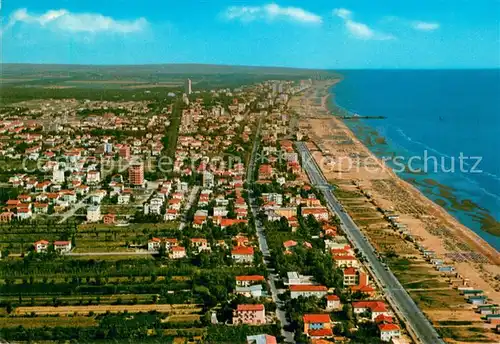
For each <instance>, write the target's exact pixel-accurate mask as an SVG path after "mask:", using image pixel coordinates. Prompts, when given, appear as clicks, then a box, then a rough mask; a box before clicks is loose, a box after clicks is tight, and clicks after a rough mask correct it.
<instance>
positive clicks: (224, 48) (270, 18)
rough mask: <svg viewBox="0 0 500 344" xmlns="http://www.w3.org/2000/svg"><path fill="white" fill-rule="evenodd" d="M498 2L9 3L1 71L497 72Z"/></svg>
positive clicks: (145, 0) (183, 0)
mask: <svg viewBox="0 0 500 344" xmlns="http://www.w3.org/2000/svg"><path fill="white" fill-rule="evenodd" d="M499 13H500V2H499V1H498V0H477V1H474V0H470V1H466V0H417V1H413V0H380V1H373V0H365V1H363V0H330V1H323V0H320V1H314V0H310V1H296V0H293V1H275V2H266V1H263V2H262V1H244V0H243V1H242V0H239V1H226V0H206V1H193V0H180V1H179V0H177V1H170V0H141V1H132V0H100V1H96V0H86V1H80V0H51V1H47V0H16V1H3V7H2V9H1V14H2V30H1V35H2V36H1V39H2V46H1V49H2V62H30V63H78V64H145V63H214V64H237V65H263V66H287V67H304V68H331V69H340V68H491V67H494V68H498V67H500V37H499V36H500V22H499V20H500V14H499Z"/></svg>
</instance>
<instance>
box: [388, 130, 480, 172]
mask: <svg viewBox="0 0 500 344" xmlns="http://www.w3.org/2000/svg"><path fill="white" fill-rule="evenodd" d="M396 131H397V132H398V133H399V134H400V135H401V136H402V137H403V138H404V139H405V140H407V141H409V142H412V143H414V144H417V145H419V146H422V147H424V148H425V149H427V150H429V151H431V152H434V153H436V154H438V155H440V156H443V157H446V158H448V159H451V158H452V157H451V156H450V155H448V154H445V153H443V152H440V151H438V150H437V149H435V148H432V147H430V146H428V145H426V144H425V143H422V142H420V141H417V140H414V139H412V138H411V137H410V136H408V135H406V133H405V132H404V131H403V130H402V129H401V128H397V129H396ZM464 165H466V166H470V164H467V163H466V162H465V161H464Z"/></svg>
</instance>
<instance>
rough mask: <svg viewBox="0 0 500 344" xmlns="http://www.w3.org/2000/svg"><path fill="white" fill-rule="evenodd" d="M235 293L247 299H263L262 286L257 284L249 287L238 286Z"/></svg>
mask: <svg viewBox="0 0 500 344" xmlns="http://www.w3.org/2000/svg"><path fill="white" fill-rule="evenodd" d="M234 293H235V294H237V295H243V296H245V297H261V296H262V284H255V285H251V286H248V287H239V286H236V288H235V290H234Z"/></svg>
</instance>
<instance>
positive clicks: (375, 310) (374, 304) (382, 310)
mask: <svg viewBox="0 0 500 344" xmlns="http://www.w3.org/2000/svg"><path fill="white" fill-rule="evenodd" d="M352 308H353V312H354V314H362V313H370V314H371V320H372V321H374V320H375V318H377V317H378V316H379V315H386V316H391V315H392V314H391V312H390V311H389V310H388V309H387V305H386V304H385V303H384V302H383V301H357V302H353V303H352Z"/></svg>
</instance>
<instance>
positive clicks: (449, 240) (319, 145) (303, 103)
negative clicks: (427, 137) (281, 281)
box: [289, 80, 500, 303]
mask: <svg viewBox="0 0 500 344" xmlns="http://www.w3.org/2000/svg"><path fill="white" fill-rule="evenodd" d="M339 81H340V80H334V81H332V80H330V81H319V82H316V83H315V84H314V86H313V88H312V89H310V90H309V91H307V92H306V93H305V94H303V95H300V96H296V97H293V98H292V99H291V100H290V103H289V105H290V107H291V109H293V110H294V111H295V112H296V113H298V114H299V118H300V121H299V126H300V132H301V133H302V134H304V135H306V136H307V137H308V139H309V142H308V145H309V146H310V148H311V150H312V151H313V156H314V158H315V160H316V162H317V163H318V165H319V166H320V168H321V169H322V171H323V173H324V174H325V177H326V178H327V179H328V180H329V181H331V182H332V183H334V184H336V185H339V187H340V188H342V189H345V190H347V191H349V190H355V191H357V192H360V193H362V194H363V195H366V196H367V197H368V198H369V199H370V202H371V203H372V204H374V205H376V208H377V209H382V210H387V211H391V212H393V213H395V214H397V216H398V217H399V218H398V221H399V222H400V223H401V224H403V225H404V226H405V228H407V231H408V233H409V234H410V235H411V236H412V237H413V238H415V242H416V243H418V244H420V245H422V246H424V247H425V248H426V249H427V250H430V251H434V252H435V254H436V255H437V256H439V257H441V258H443V259H444V261H445V262H446V263H450V264H452V265H453V266H454V268H455V271H456V272H457V273H458V275H459V276H460V277H461V279H462V280H463V281H467V284H468V285H469V286H472V287H475V288H478V289H482V290H483V291H484V292H485V294H486V295H487V297H488V298H489V299H490V303H491V302H493V303H500V254H499V253H498V251H497V250H496V249H495V248H493V247H492V246H490V245H489V244H488V243H487V242H486V241H485V240H484V239H482V238H481V237H480V236H479V235H477V234H476V233H474V232H473V231H472V230H471V229H470V228H468V227H466V226H464V225H463V224H461V223H460V222H459V221H458V220H457V219H455V218H454V217H453V216H452V215H450V214H449V213H448V212H447V211H446V210H445V209H443V208H442V207H441V206H439V205H438V204H436V203H434V202H433V201H432V200H430V199H429V198H427V197H426V196H425V195H424V194H423V193H422V192H420V190H418V189H417V188H416V187H415V186H413V185H412V184H410V183H408V182H406V181H404V180H402V179H401V178H399V177H398V176H397V175H396V174H395V173H394V172H393V171H392V170H391V169H390V168H389V167H387V166H386V165H384V164H383V162H382V161H381V160H380V159H378V158H377V157H376V156H375V155H374V154H373V153H372V152H371V151H370V150H369V149H368V148H367V147H366V146H365V145H364V144H363V143H362V142H361V141H360V140H359V139H358V138H357V137H356V136H355V135H354V133H353V132H352V131H351V130H350V129H349V128H348V127H347V126H346V125H345V123H344V122H343V121H342V120H341V119H339V118H336V117H335V116H332V115H331V114H330V112H329V109H328V97H329V92H325V91H328V90H329V89H330V88H331V87H332V86H333V85H334V84H335V83H336V82H339ZM318 98H321V101H318V100H319V99H318ZM353 159H354V160H356V161H357V162H358V164H357V165H356V166H353V164H352V160H353ZM359 162H361V163H359ZM362 229H363V228H362ZM364 229H365V230H370V229H373V228H371V227H370V226H366V228H364Z"/></svg>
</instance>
